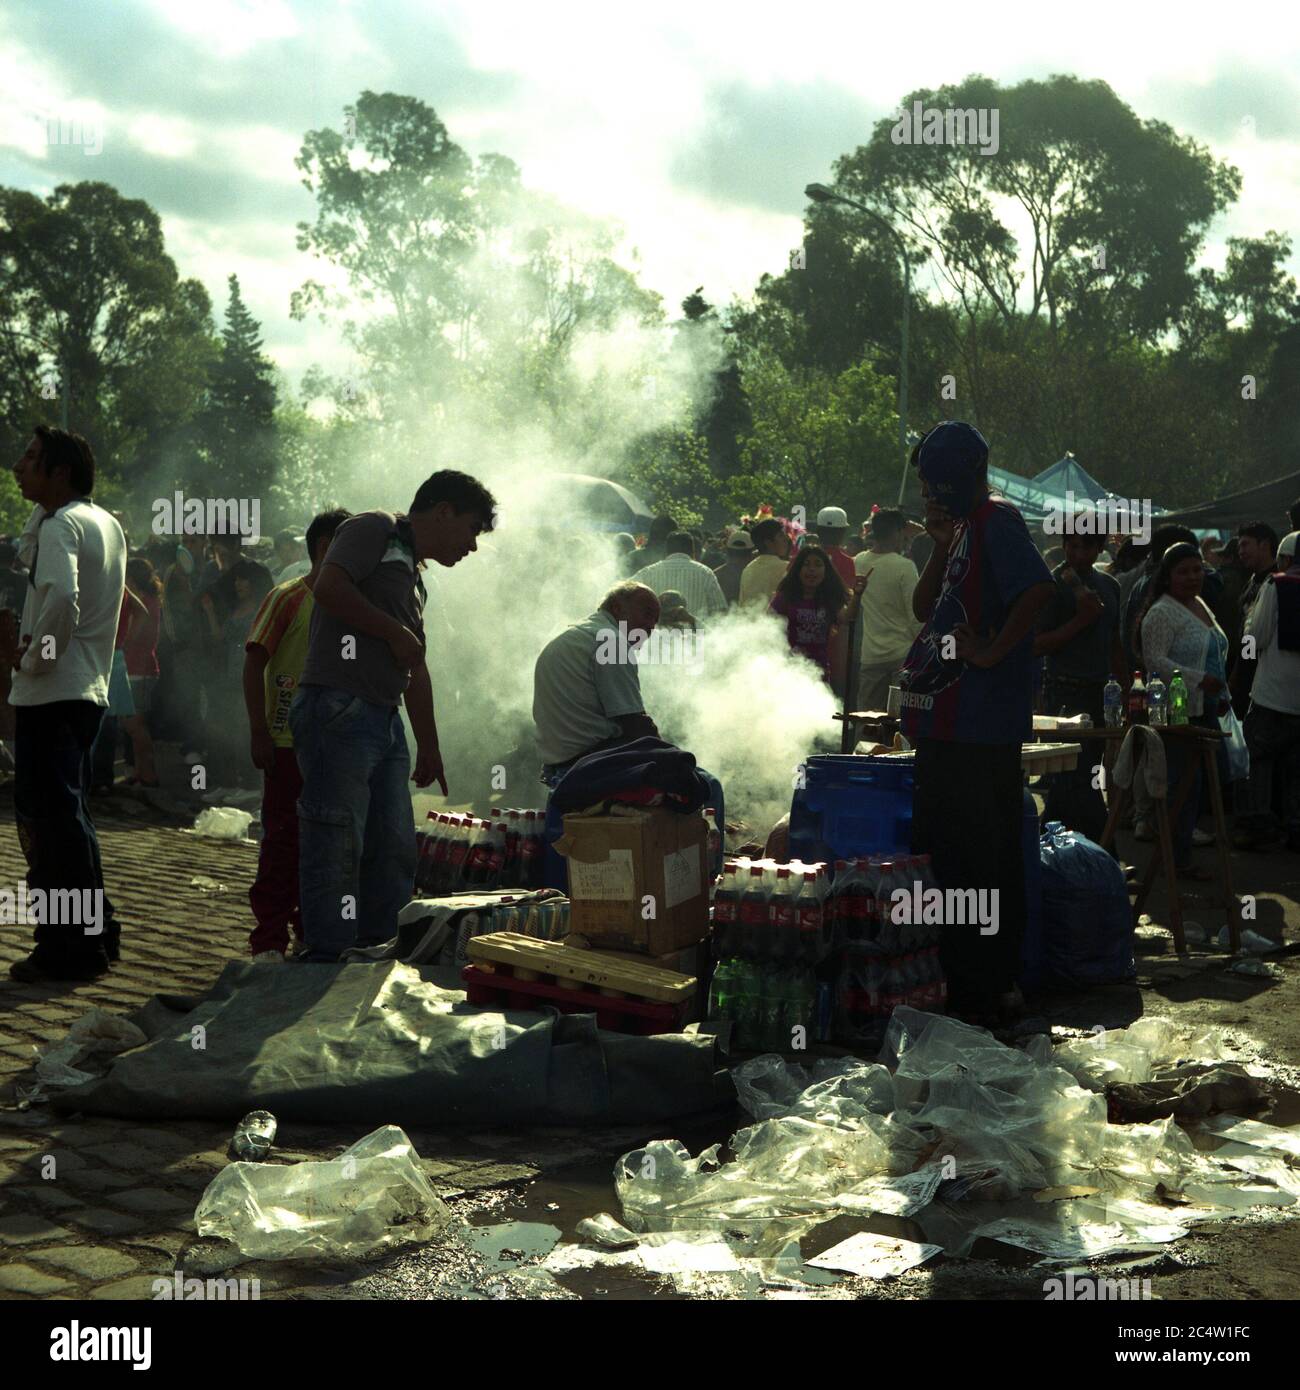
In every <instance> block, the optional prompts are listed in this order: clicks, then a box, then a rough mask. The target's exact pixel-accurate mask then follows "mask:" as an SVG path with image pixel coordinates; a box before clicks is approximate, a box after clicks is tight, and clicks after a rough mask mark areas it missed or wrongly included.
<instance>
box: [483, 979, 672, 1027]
mask: <svg viewBox="0 0 1300 1390" xmlns="http://www.w3.org/2000/svg"><path fill="white" fill-rule="evenodd" d="M460 977H461V979H462V980H464V981H465V997H466V999H468V1000H469V1002H470V1003H471V1004H477V1005H479V1006H480V1007H482V1008H488V1009H536V1008H537V1006H538V1005H539V1004H540V1003H546V1004H551V1005H553V1006H554V1007H555V1008H557V1009H559V1011H560V1012H561V1013H562V1014H595V1015H596V1027H597V1028H606V1029H608V1030H609V1031H610V1032H612V1033H636V1034H639V1035H641V1036H648V1035H650V1034H653V1033H680V1032H681V1031H682V1027H683V1025H684V1023H685V1018H686V1013H687V1011H688V1009H689V1005H687V1004H656V1003H653V1002H651V1001H650V1000H648V999H647V1000H642V999H627V998H624V999H613V998H611V997H610V996H609V995H607V994H593V993H590V992H588V991H587V990H584V989H566V988H564V986H562V985H558V984H556V983H555V981H554V980H519V979H516V978H515V977H514V976H513V975H510V974H507V973H506V972H505V970H504V969H501V968H499V969H497V970H492V971H489V970H482V969H480V968H479V967H478V966H476V965H467V966H465V967H463V969H462V970H461V972H460Z"/></svg>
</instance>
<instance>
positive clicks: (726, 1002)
mask: <svg viewBox="0 0 1300 1390" xmlns="http://www.w3.org/2000/svg"><path fill="white" fill-rule="evenodd" d="M736 965H737V961H736V959H735V957H733V956H725V957H724V958H723V959H722V960H720V961H719V962H718V963H717V965H716V966H715V967H714V970H713V983H712V984H711V985H710V986H709V1017H710V1018H711V1019H713V1020H715V1021H717V1020H719V1019H724V1018H731V1019H734V1018H735V1016H736Z"/></svg>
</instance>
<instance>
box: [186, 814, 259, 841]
mask: <svg viewBox="0 0 1300 1390" xmlns="http://www.w3.org/2000/svg"><path fill="white" fill-rule="evenodd" d="M252 823H253V817H252V816H251V815H249V813H248V812H247V811H241V810H240V809H239V808H238V807H237V806H209V807H208V809H207V810H206V811H201V812H200V813H199V817H198V819H197V820H196V821H195V822H194V833H195V834H196V835H204V836H207V837H208V838H209V839H212V840H242V839H244V838H245V837H246V836H247V834H248V827H249V826H250V825H251V824H252Z"/></svg>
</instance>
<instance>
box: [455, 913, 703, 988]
mask: <svg viewBox="0 0 1300 1390" xmlns="http://www.w3.org/2000/svg"><path fill="white" fill-rule="evenodd" d="M465 954H466V955H467V956H468V957H469V959H470V961H471V962H473V963H474V964H475V965H478V966H487V967H489V968H491V969H494V970H496V969H502V968H504V970H508V971H510V973H511V974H512V975H513V977H514V978H515V979H518V980H524V981H531V980H537V979H554V981H555V983H556V984H558V985H559V986H560V987H561V988H563V989H585V990H587V991H589V992H590V991H594V992H595V993H597V994H601V995H604V996H605V997H607V998H610V999H623V998H629V997H630V998H633V999H650V1000H653V1001H654V1002H655V1003H659V1004H684V1003H686V1002H688V1001H689V1000H690V998H691V997H692V995H694V993H695V989H696V985H697V983H698V982H697V980H696V979H695V976H693V975H679V974H678V973H677V972H676V971H675V970H664V969H663V968H662V967H661V966H657V965H648V964H647V965H641V964H639V963H635V962H633V961H629V960H627V959H625V958H622V957H618V956H607V955H605V954H604V953H603V952H601V951H589V950H578V949H576V948H574V947H572V946H565V945H563V944H562V943H561V942H558V941H541V940H539V939H538V938H536V937H532V936H521V935H519V933H517V932H508V931H500V932H490V933H489V934H488V935H486V936H475V937H472V938H471V939H470V941H469V942H468V944H467V945H466V947H465Z"/></svg>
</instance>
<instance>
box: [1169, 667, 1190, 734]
mask: <svg viewBox="0 0 1300 1390" xmlns="http://www.w3.org/2000/svg"><path fill="white" fill-rule="evenodd" d="M1169 722H1170V723H1171V724H1186V723H1187V684H1186V682H1185V681H1184V680H1183V673H1182V672H1181V671H1175V672H1174V676H1173V679H1172V680H1171V681H1170V682H1169Z"/></svg>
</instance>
